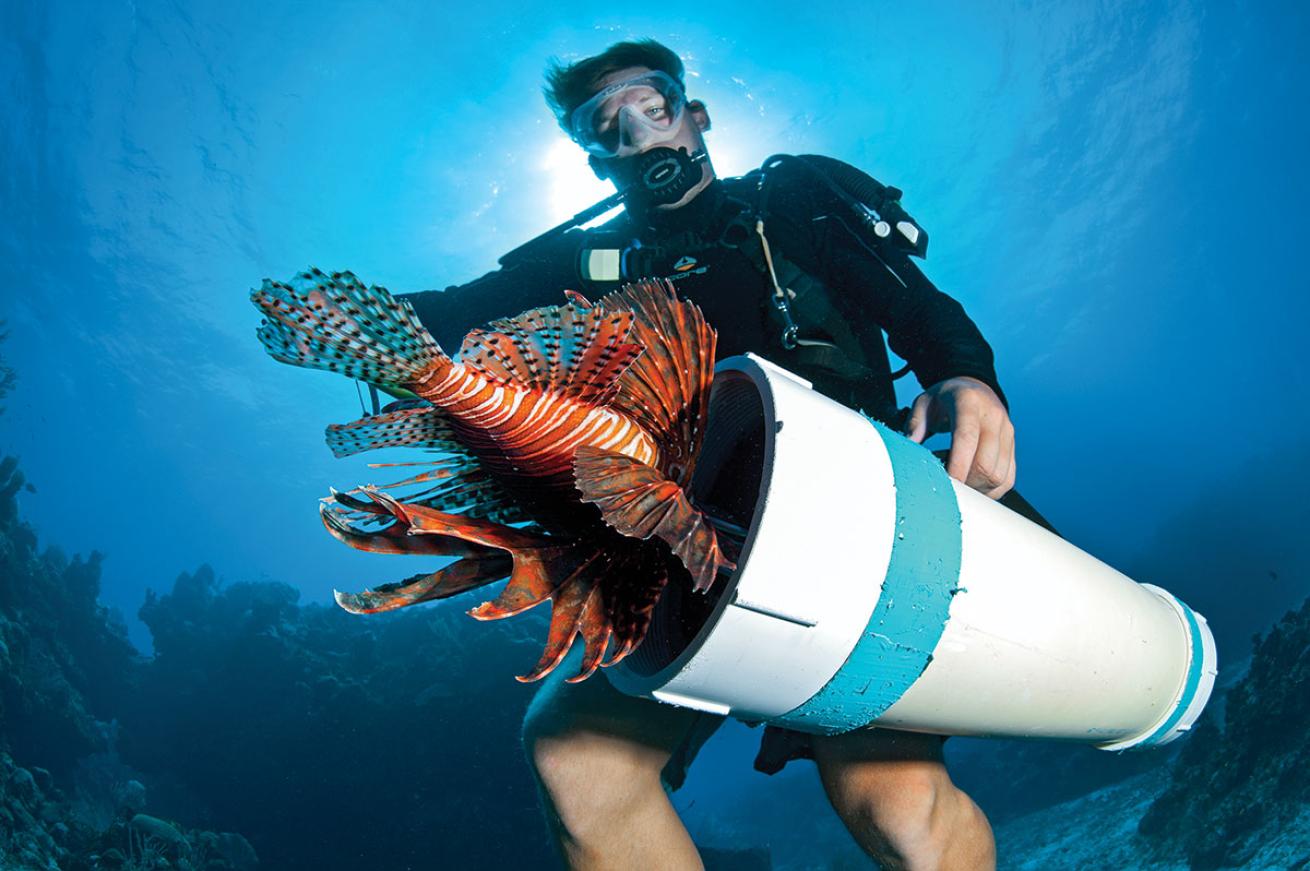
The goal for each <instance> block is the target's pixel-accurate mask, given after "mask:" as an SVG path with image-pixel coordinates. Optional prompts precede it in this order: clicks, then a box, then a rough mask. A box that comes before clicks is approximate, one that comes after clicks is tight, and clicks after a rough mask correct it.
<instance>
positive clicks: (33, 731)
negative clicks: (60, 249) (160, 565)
mask: <svg viewBox="0 0 1310 871" xmlns="http://www.w3.org/2000/svg"><path fill="white" fill-rule="evenodd" d="M2 382H3V378H0V387H3V383H2ZM24 489H26V484H25V482H24V480H23V475H22V473H21V472H20V471H19V470H18V465H17V462H16V461H15V460H14V459H13V458H12V457H5V458H4V459H3V460H0V868H6V869H7V868H24V869H52V871H102V869H103V871H113V869H123V871H141V869H147V868H152V869H154V868H158V869H179V871H252V869H253V868H255V867H256V860H255V859H254V852H253V850H252V849H251V847H250V845H249V844H248V843H246V842H245V840H244V839H243V838H241V836H240V835H231V834H222V835H220V834H216V833H214V832H205V831H198V830H188V829H183V828H181V827H178V826H176V825H174V824H172V823H166V822H164V821H162V820H154V818H153V817H147V816H146V815H144V814H142V813H141V811H142V810H143V809H144V808H145V806H146V800H145V792H146V790H145V787H144V785H143V784H142V783H141V782H140V781H139V780H136V779H135V778H136V777H139V776H140V775H139V774H138V773H137V772H135V771H133V770H132V769H130V768H128V767H127V766H125V765H124V764H123V763H121V762H120V761H119V760H118V759H117V757H116V755H115V744H116V741H115V738H116V736H117V734H118V728H117V724H116V723H117V718H118V717H120V716H121V715H122V713H123V711H124V709H125V708H127V707H130V705H131V704H132V703H133V699H134V698H136V697H137V691H136V689H135V685H136V682H137V679H138V677H139V674H140V670H141V668H142V667H143V663H142V661H141V659H140V657H139V656H138V654H137V652H136V650H135V649H134V648H133V647H132V645H131V644H130V643H129V642H128V640H127V634H126V630H125V629H124V627H123V621H122V618H121V617H120V616H119V615H117V614H114V613H111V612H109V611H108V610H107V609H105V608H104V607H103V606H101V605H100V604H99V603H98V601H97V599H98V596H99V593H100V562H101V558H100V556H99V554H92V555H91V556H90V557H89V558H87V559H82V558H80V557H78V558H74V559H73V560H71V561H70V560H68V559H66V558H65V557H64V556H63V555H62V554H61V553H59V552H58V551H57V550H54V549H50V550H46V551H45V552H44V553H41V552H38V548H37V536H36V533H35V532H34V531H33V530H32V529H31V527H29V526H28V525H26V524H25V523H23V522H22V521H21V520H20V519H19V516H18V506H17V498H16V497H17V495H18V494H19V493H20V492H22V491H23V490H24ZM17 760H21V761H22V762H23V763H24V764H23V765H20V764H19V762H18V761H17ZM24 766H26V767H24ZM151 820H154V822H147V821H151ZM243 845H244V848H243Z"/></svg>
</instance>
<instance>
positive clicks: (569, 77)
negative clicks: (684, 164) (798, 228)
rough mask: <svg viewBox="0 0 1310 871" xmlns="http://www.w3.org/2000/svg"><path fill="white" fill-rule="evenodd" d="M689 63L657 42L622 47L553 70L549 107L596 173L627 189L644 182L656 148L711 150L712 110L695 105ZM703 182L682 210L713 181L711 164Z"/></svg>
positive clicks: (691, 151) (693, 151)
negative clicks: (686, 79)
mask: <svg viewBox="0 0 1310 871" xmlns="http://www.w3.org/2000/svg"><path fill="white" fill-rule="evenodd" d="M683 75H684V70H683V66H682V61H681V60H679V59H678V56H677V55H676V54H674V53H673V52H672V51H671V50H670V49H668V48H667V47H665V46H663V45H661V44H660V43H658V42H655V41H654V40H650V39H646V40H639V41H636V42H620V43H616V44H615V45H612V46H610V47H609V48H608V49H606V50H605V51H604V52H602V53H601V54H598V55H595V56H593V57H589V58H585V59H583V60H580V61H578V62H576V63H572V64H568V65H565V64H561V63H559V62H553V63H552V64H551V66H550V68H549V69H548V70H547V73H546V82H547V85H546V102H547V103H549V104H550V107H551V109H552V110H553V111H554V112H555V117H556V119H557V120H558V121H559V124H560V127H561V128H563V129H564V131H565V132H566V133H568V134H569V136H570V137H571V138H572V139H573V140H574V141H575V142H577V143H578V145H580V146H581V147H582V148H583V149H584V150H585V151H586V152H587V155H588V158H587V159H588V161H589V163H590V164H591V168H592V170H593V171H594V172H595V173H596V175H598V176H599V177H601V178H608V179H610V180H612V181H613V182H614V184H615V185H616V186H618V187H619V188H620V189H622V188H627V187H628V186H630V185H632V184H633V183H634V182H636V181H637V180H638V170H639V169H640V164H641V160H640V157H641V155H643V154H646V153H648V152H650V151H651V150H652V149H655V148H670V149H673V150H675V151H676V150H679V149H685V150H686V152H687V154H689V155H694V154H697V153H698V152H702V151H704V150H705V139H704V135H703V134H704V132H705V131H706V130H709V129H710V116H709V112H708V111H707V110H706V108H705V104H704V103H702V102H701V101H699V100H688V99H687V97H686V92H685V90H684V85H683ZM700 165H701V166H702V167H703V168H704V171H703V173H702V176H701V178H700V180H699V181H698V182H697V183H696V184H695V185H693V186H692V187H691V188H689V189H688V190H687V192H686V193H685V194H684V195H683V196H682V197H681V198H679V199H678V200H677V201H676V202H673V203H668V204H663V205H659V206H656V208H663V209H676V208H678V207H679V206H682V205H684V204H686V203H687V202H689V201H691V200H692V199H693V198H694V197H695V196H696V195H697V194H698V193H700V192H701V190H703V189H704V188H705V186H706V185H708V184H709V183H710V182H711V181H713V179H714V169H713V167H712V166H711V165H710V163H709V161H708V160H705V161H703V162H702V163H701V164H700Z"/></svg>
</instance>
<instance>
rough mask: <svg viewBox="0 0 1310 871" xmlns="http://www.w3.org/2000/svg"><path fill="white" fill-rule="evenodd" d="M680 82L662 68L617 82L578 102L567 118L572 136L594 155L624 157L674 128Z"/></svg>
mask: <svg viewBox="0 0 1310 871" xmlns="http://www.w3.org/2000/svg"><path fill="white" fill-rule="evenodd" d="M686 102H687V100H686V97H685V96H683V93H682V87H681V86H680V85H679V84H678V83H677V82H676V81H674V80H673V77H672V76H670V75H668V74H667V73H662V72H653V73H645V74H643V75H640V76H636V77H634V78H631V79H626V80H624V81H622V82H616V83H614V84H612V85H610V86H609V87H607V88H605V89H604V90H603V91H601V92H600V93H598V94H596V95H595V96H594V97H592V98H591V99H590V100H588V101H587V102H585V103H583V104H582V105H581V106H579V107H578V108H577V109H576V110H575V111H574V112H573V115H572V117H571V118H570V124H569V129H570V131H571V132H572V134H573V139H574V141H575V142H577V143H578V144H579V145H581V146H582V147H583V148H585V149H586V150H587V151H588V152H589V153H591V154H594V155H596V156H597V157H625V156H628V155H631V154H637V153H639V152H641V151H644V150H645V149H647V148H649V147H651V146H652V145H659V144H661V143H664V142H668V141H669V140H670V139H672V138H673V137H675V136H677V134H678V127H679V124H680V122H681V121H682V112H683V109H684V108H685V107H686Z"/></svg>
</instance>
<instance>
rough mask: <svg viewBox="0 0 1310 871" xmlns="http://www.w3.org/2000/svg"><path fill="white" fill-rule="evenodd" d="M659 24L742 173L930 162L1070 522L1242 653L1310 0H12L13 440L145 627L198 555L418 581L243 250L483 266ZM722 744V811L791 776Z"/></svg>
mask: <svg viewBox="0 0 1310 871" xmlns="http://www.w3.org/2000/svg"><path fill="white" fill-rule="evenodd" d="M632 36H651V37H655V38H657V39H660V40H662V41H664V42H666V43H667V44H669V45H670V46H672V47H674V48H675V50H677V51H679V52H680V53H681V54H682V56H683V57H684V59H685V61H686V63H687V66H688V70H689V72H690V76H691V78H690V90H691V95H692V96H695V97H699V98H701V99H703V100H704V101H705V102H706V104H707V105H708V107H709V110H710V113H711V116H712V118H713V127H712V130H711V132H710V133H709V139H708V141H709V147H710V149H711V152H712V154H713V156H714V160H715V164H716V167H717V168H718V169H719V171H720V173H723V174H734V173H741V172H745V171H747V170H749V169H751V168H752V167H754V166H755V165H757V164H758V163H759V162H760V161H761V160H762V159H763V158H765V157H766V156H768V155H770V154H773V153H775V152H792V153H801V152H809V153H821V154H828V155H831V156H834V157H838V158H841V159H843V160H846V161H849V162H850V163H853V164H855V165H857V166H859V167H861V168H863V169H865V170H866V171H868V172H870V173H872V174H873V175H875V176H876V177H878V178H880V179H881V180H883V181H885V182H887V183H890V184H895V185H896V186H898V187H900V188H902V189H903V190H904V191H905V192H906V193H905V198H904V202H905V204H906V206H907V208H909V209H910V211H911V212H912V213H913V214H914V215H915V216H916V217H917V218H918V219H919V220H920V222H921V223H922V224H923V225H924V226H925V227H927V228H928V230H929V232H930V233H931V235H932V240H933V241H932V250H931V256H930V258H929V259H928V261H927V263H926V266H925V269H926V271H927V272H928V273H929V275H930V276H931V277H932V278H933V280H934V281H935V282H936V283H937V284H938V286H939V287H941V288H942V289H943V290H945V291H947V292H948V293H951V294H952V295H954V296H956V297H957V298H958V299H960V300H961V301H962V302H963V304H964V305H965V307H966V308H967V310H968V311H969V312H970V314H971V316H972V317H973V318H974V320H975V321H977V322H978V324H979V325H980V326H981V328H982V329H983V332H984V334H985V335H986V336H987V337H988V339H989V341H990V342H991V343H992V345H993V347H994V348H995V350H996V355H997V364H998V372H999V376H1000V379H1001V383H1002V384H1003V386H1004V388H1005V390H1006V392H1007V394H1008V397H1009V399H1010V402H1011V406H1012V410H1013V414H1014V419H1015V422H1016V426H1017V430H1018V443H1019V448H1018V460H1019V469H1020V471H1019V487H1020V488H1021V489H1022V490H1023V492H1024V493H1025V495H1026V496H1027V497H1028V498H1029V499H1030V500H1031V501H1033V502H1034V503H1035V504H1037V505H1038V506H1039V507H1040V508H1041V510H1042V511H1043V512H1044V513H1045V514H1046V515H1047V516H1048V517H1050V518H1051V519H1052V520H1053V521H1054V522H1055V523H1056V525H1057V526H1059V527H1060V529H1061V531H1062V532H1063V533H1064V534H1065V535H1066V536H1067V537H1069V538H1070V539H1071V540H1073V541H1075V542H1076V543H1078V544H1079V545H1080V546H1082V547H1084V548H1085V549H1087V550H1088V551H1090V552H1092V553H1093V554H1095V555H1097V556H1098V557H1100V558H1101V559H1103V560H1105V561H1106V562H1109V563H1110V564H1112V565H1114V566H1116V567H1119V568H1121V569H1123V570H1124V571H1126V572H1128V573H1129V574H1130V575H1132V576H1133V577H1135V578H1138V579H1140V580H1150V581H1152V582H1155V583H1160V584H1161V585H1163V586H1166V587H1168V588H1169V589H1171V590H1172V591H1174V592H1175V593H1177V594H1178V595H1179V596H1181V597H1183V598H1184V599H1186V600H1187V601H1188V602H1189V604H1191V605H1192V606H1193V607H1195V608H1196V609H1197V610H1198V611H1201V612H1202V613H1204V614H1206V615H1208V616H1209V617H1210V620H1211V624H1212V626H1213V628H1214V631H1215V634H1216V637H1217V638H1218V641H1219V645H1220V650H1221V655H1227V657H1228V660H1230V661H1232V660H1240V659H1242V658H1243V657H1244V656H1245V655H1246V654H1247V652H1248V651H1249V648H1250V644H1249V638H1250V636H1251V634H1252V633H1253V632H1256V631H1261V630H1264V629H1266V628H1267V627H1268V626H1269V625H1270V624H1271V623H1272V621H1273V620H1275V619H1276V618H1277V617H1278V616H1280V615H1281V614H1282V613H1283V612H1284V611H1285V610H1287V609H1288V608H1290V607H1294V606H1296V605H1298V604H1299V603H1300V602H1301V600H1302V599H1304V598H1305V596H1306V595H1307V594H1308V593H1310V571H1307V569H1310V546H1308V545H1307V539H1306V536H1305V534H1304V528H1305V526H1304V509H1303V508H1302V504H1301V499H1302V493H1301V490H1302V489H1303V488H1304V486H1305V484H1306V482H1307V481H1308V480H1310V461H1308V460H1307V457H1308V456H1310V410H1308V408H1307V397H1310V389H1308V388H1310V377H1308V376H1307V366H1306V365H1305V362H1304V358H1303V353H1304V351H1303V349H1304V347H1305V341H1304V338H1303V336H1302V333H1303V331H1304V329H1305V323H1306V317H1307V314H1310V303H1308V299H1310V278H1308V277H1307V276H1308V275H1310V273H1307V271H1306V269H1305V268H1304V266H1303V265H1302V263H1301V257H1302V256H1303V252H1304V248H1305V245H1304V242H1303V238H1304V236H1305V234H1306V231H1307V229H1310V225H1308V224H1307V219H1306V217H1305V214H1306V212H1305V206H1304V204H1305V202H1306V199H1307V196H1310V169H1307V165H1306V162H1305V155H1306V154H1307V153H1310V121H1307V118H1306V113H1305V111H1304V106H1305V102H1306V93H1307V84H1308V82H1310V75H1307V72H1308V71H1307V61H1306V59H1305V58H1306V50H1307V48H1308V47H1310V9H1307V7H1306V5H1305V4H1303V3H1295V2H1289V3H1267V4H1259V5H1257V6H1250V5H1247V4H1238V3H1226V2H1216V3H1205V4H1201V3H1188V2H1167V0H1162V2H1154V3H1123V2H1106V3H1099V4H1084V3H1054V4H1028V3H1017V4H1001V3H991V4H971V3H962V2H959V3H950V2H940V3H938V2H929V3H919V4H877V5H874V4H865V5H859V4H856V5H852V4H842V3H805V4H782V3H750V4H746V3H730V4H715V5H713V6H706V7H705V8H702V9H696V10H687V9H680V10H679V11H678V12H676V13H675V12H673V11H672V9H671V8H665V9H657V8H653V9H651V10H650V11H648V12H636V13H630V12H629V11H627V7H622V8H620V7H617V6H615V5H614V4H599V3H578V4H571V5H570V6H569V7H568V8H567V9H563V8H561V7H559V6H558V4H539V5H535V6H524V5H523V4H519V3H496V2H492V3H482V4H476V6H475V7H470V8H468V9H462V10H455V9H452V8H447V6H445V5H443V4H426V3H418V2H396V3H384V4H365V3H354V2H341V3H332V4H319V5H304V4H281V5H275V4H268V3H250V2H233V3H226V4H216V3H206V2H167V3H165V2H150V0H141V2H104V3H76V2H53V3H41V2H30V0H8V2H6V3H4V4H2V5H0V47H2V50H0V81H2V82H3V90H2V91H0V101H3V102H2V103H0V109H2V110H3V118H4V119H5V120H4V123H3V124H2V125H0V185H2V186H0V210H2V211H0V215H3V220H2V221H0V258H2V260H0V262H3V263H4V266H5V278H4V282H3V286H4V290H3V294H0V319H3V320H4V321H5V325H6V326H5V329H6V330H7V331H8V338H7V339H6V340H5V342H4V343H3V345H2V346H0V348H2V349H3V353H4V357H5V361H6V363H7V364H8V365H10V366H12V367H13V368H14V370H15V371H16V373H17V379H18V380H17V383H16V387H15V389H14V390H13V392H12V393H11V394H10V395H9V396H8V397H7V398H6V400H5V401H4V405H5V410H4V414H3V417H0V427H2V429H0V432H3V437H2V439H0V448H2V449H3V452H4V453H9V454H15V455H17V456H19V457H20V458H21V464H22V468H23V470H24V472H25V474H26V476H27V478H28V480H29V481H30V482H32V484H33V485H34V487H35V492H31V493H24V494H23V495H22V497H21V505H22V512H23V515H24V517H26V519H27V520H28V521H29V522H30V523H31V524H32V525H33V527H35V528H36V530H37V531H38V532H39V534H40V536H41V539H42V541H43V542H49V543H53V544H56V545H58V546H60V547H61V548H62V549H63V550H65V551H67V552H69V553H76V552H83V553H84V552H88V551H90V550H98V551H102V552H103V553H105V554H106V555H107V558H106V561H105V563H104V567H103V575H102V588H101V594H100V595H101V601H103V602H104V603H105V604H107V605H109V606H111V607H114V608H118V609H120V610H121V611H122V612H123V614H124V615H125V616H126V618H127V621H128V630H129V634H130V637H131V639H132V641H133V642H134V643H135V644H136V645H137V646H138V648H139V649H141V650H143V651H149V650H150V649H151V646H152V638H151V636H150V633H149V632H148V631H147V630H146V628H145V626H144V624H143V623H141V622H140V621H139V620H137V619H136V617H135V615H136V612H137V609H138V608H139V607H140V606H141V604H142V601H143V598H144V595H145V591H146V589H147V588H154V589H156V590H167V589H169V585H170V584H171V582H172V580H173V578H174V577H175V576H176V575H177V574H178V572H180V571H184V570H185V571H192V570H194V569H195V568H196V567H197V566H199V565H200V564H202V563H209V564H210V565H212V566H213V568H214V570H215V571H216V573H217V575H218V576H219V577H220V578H221V579H224V580H225V581H227V582H237V581H257V580H276V581H281V582H285V583H287V584H290V585H291V586H293V587H295V588H296V589H298V590H299V591H300V593H301V601H302V602H330V601H331V591H332V590H333V589H334V588H336V589H349V590H355V589H361V588H363V587H364V586H367V585H371V584H374V583H376V582H378V581H381V580H389V579H392V575H393V574H394V572H393V570H392V569H390V567H386V566H382V567H379V563H378V562H377V561H376V560H370V559H369V558H367V557H365V556H362V555H359V554H355V553H353V552H350V551H348V550H347V549H345V548H342V547H340V546H339V545H338V544H337V543H336V542H333V541H332V540H330V539H329V538H328V537H327V536H325V535H324V534H323V531H322V528H321V524H320V522H319V519H318V516H317V512H316V510H315V501H316V500H317V499H318V498H319V497H320V496H322V495H323V494H324V493H325V492H326V488H327V486H328V485H337V486H342V485H353V484H355V483H358V482H363V481H368V480H373V476H374V474H375V473H372V472H370V471H369V470H368V469H367V468H366V467H365V465H364V462H363V461H359V462H355V461H350V460H344V461H339V460H333V459H332V458H331V456H330V455H329V454H328V453H327V451H326V450H324V448H323V445H322V427H323V426H324V425H325V424H326V423H329V422H336V421H345V420H349V419H352V418H353V417H355V416H357V414H358V412H359V399H358V397H357V396H356V393H355V389H354V388H353V387H352V386H351V385H350V384H349V383H347V382H345V381H344V380H341V379H336V378H333V377H329V376H327V375H322V376H319V375H317V374H308V373H305V372H302V371H297V370H293V369H290V368H288V367H282V366H277V365H275V364H273V363H271V362H270V361H269V360H268V359H267V357H266V356H265V354H264V352H263V351H262V349H261V348H260V347H259V345H258V343H257V342H256V341H255V339H254V329H255V325H256V323H257V321H258V316H257V314H256V313H255V312H254V311H253V309H252V308H251V307H250V305H249V302H248V300H247V289H248V288H250V287H252V286H257V285H258V283H259V281H260V280H261V279H262V278H264V277H273V278H288V277H289V276H291V275H292V274H293V273H294V272H296V271H297V270H299V269H302V268H304V267H305V266H307V265H309V264H315V265H319V266H322V267H324V268H333V269H336V268H350V269H352V270H354V271H355V272H357V273H358V274H359V275H360V276H362V277H363V278H365V279H366V280H368V281H373V282H378V283H381V284H385V285H387V286H388V287H390V288H392V289H393V290H396V291H398V292H406V291H413V290H419V289H426V288H434V287H444V286H446V285H449V284H454V283H460V282H463V281H466V280H469V279H471V278H473V277H476V276H477V275H479V274H481V273H482V272H484V271H486V270H488V269H490V268H492V267H493V266H494V265H495V261H496V258H497V257H498V256H499V255H500V254H501V253H503V252H504V251H506V250H508V249H509V248H512V247H514V246H515V245H517V244H519V243H520V242H522V241H524V240H526V239H527V238H530V237H531V236H533V235H535V234H536V233H538V232H540V231H541V230H543V229H545V228H546V227H548V226H550V225H552V224H554V223H556V222H558V221H559V220H561V219H562V218H564V217H566V216H568V215H570V214H572V213H573V212H575V211H577V210H579V209H581V208H582V207H584V206H586V205H589V204H590V203H592V202H594V201H595V200H597V199H599V198H600V197H601V196H604V195H605V194H606V193H607V192H608V191H607V189H606V188H605V187H604V185H602V184H601V183H600V182H598V181H597V180H596V179H595V178H594V177H592V176H591V175H590V173H589V171H588V170H587V168H586V165H585V163H584V161H583V158H582V156H581V155H580V154H579V153H577V152H576V149H575V148H574V147H573V146H572V145H571V143H569V142H568V141H567V139H566V138H565V137H564V136H563V134H561V133H560V132H559V131H558V130H557V129H556V128H555V126H554V124H553V120H552V119H551V117H550V115H549V113H548V112H547V110H546V108H545V106H544V104H543V103H542V101H541V99H540V95H539V91H540V76H541V71H542V68H543V66H544V63H545V61H546V60H547V59H548V58H550V57H552V56H559V57H562V58H565V59H568V58H573V57H579V56H583V55H585V54H588V53H591V52H594V51H597V50H599V49H601V48H603V47H604V46H606V45H607V44H609V43H611V42H613V41H616V40H618V39H622V38H627V37H632ZM902 384H903V389H904V390H905V391H906V392H905V394H904V395H903V397H902V398H903V399H904V400H905V401H907V402H908V400H909V399H911V398H912V396H913V391H914V387H913V385H908V384H905V383H904V382H902ZM831 544H832V546H834V547H841V546H843V543H842V542H832V543H831ZM1229 651H1231V653H1229ZM506 678H508V675H506ZM716 741H717V742H718V743H716V744H712V745H711V749H710V750H708V751H707V752H706V754H705V756H704V758H702V759H701V760H700V761H699V762H698V764H697V767H696V769H694V770H693V779H692V781H691V782H690V783H689V785H688V788H687V790H686V791H684V792H682V793H680V794H679V795H680V801H681V802H682V804H681V805H680V806H681V807H683V808H684V809H686V810H687V813H688V814H689V815H690V816H691V817H692V818H694V819H700V817H697V816H696V815H697V814H702V813H707V812H706V810H705V809H706V808H707V807H713V806H716V803H717V805H719V806H721V805H722V804H723V803H725V802H726V803H731V802H733V801H736V800H739V798H740V793H741V791H742V790H743V789H746V788H748V787H749V786H750V785H751V784H755V783H756V779H757V777H758V776H757V775H755V774H753V773H752V772H750V771H749V754H750V752H751V749H752V748H751V741H752V738H751V736H749V735H743V734H740V733H725V736H724V737H722V738H721V739H716ZM716 748H717V749H716ZM711 751H713V752H711ZM512 753H513V754H517V753H518V751H517V749H515V750H513V751H512ZM793 788H794V789H795V790H798V791H800V792H798V793H797V794H805V795H808V797H809V798H808V800H810V801H811V802H812V803H814V802H819V803H821V801H822V799H821V798H820V797H819V796H818V795H817V792H815V789H816V788H815V787H814V785H813V783H812V782H807V783H806V784H797V785H794V786H793ZM805 790H809V792H804V791H805ZM452 800H453V799H452ZM693 805H694V808H693ZM821 810H822V808H821V807H817V808H816V810H815V811H814V812H815V813H816V814H818V813H819V812H820V811H821Z"/></svg>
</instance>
